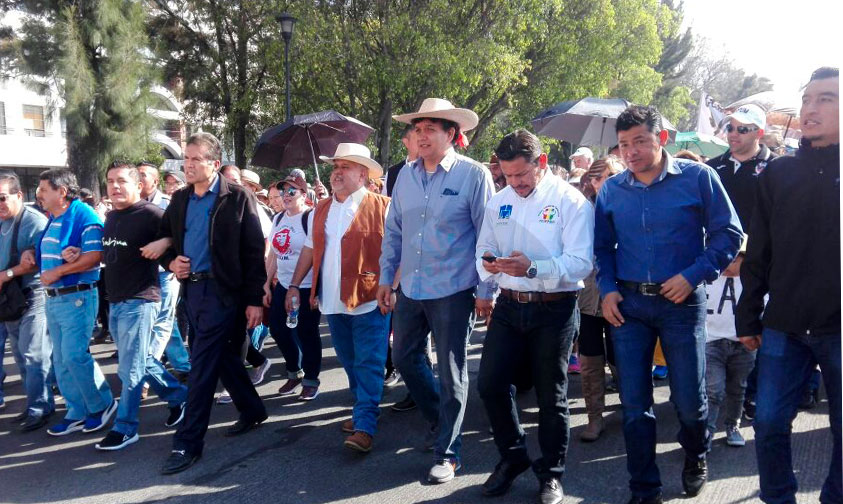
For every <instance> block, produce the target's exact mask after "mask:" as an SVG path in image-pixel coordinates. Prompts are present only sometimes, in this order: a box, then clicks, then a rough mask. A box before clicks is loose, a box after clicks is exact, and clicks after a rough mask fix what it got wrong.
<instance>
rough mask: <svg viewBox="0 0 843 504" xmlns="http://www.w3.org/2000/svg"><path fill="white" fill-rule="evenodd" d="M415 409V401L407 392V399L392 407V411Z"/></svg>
mask: <svg viewBox="0 0 843 504" xmlns="http://www.w3.org/2000/svg"><path fill="white" fill-rule="evenodd" d="M414 409H416V401H415V400H414V399H413V396H411V395H410V393H409V392H407V397H405V398H404V399H401V400H400V401H398V402H397V403H395V404H393V405H392V411H411V410H414Z"/></svg>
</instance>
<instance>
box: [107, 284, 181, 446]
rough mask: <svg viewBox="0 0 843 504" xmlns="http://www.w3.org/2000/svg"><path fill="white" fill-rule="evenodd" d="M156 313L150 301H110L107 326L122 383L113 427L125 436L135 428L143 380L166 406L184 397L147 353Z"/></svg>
mask: <svg viewBox="0 0 843 504" xmlns="http://www.w3.org/2000/svg"><path fill="white" fill-rule="evenodd" d="M157 316H158V303H156V302H154V301H147V300H145V299H128V300H126V301H121V302H119V303H111V310H110V312H109V329H110V330H111V335H112V337H113V338H114V342H115V343H116V344H117V352H118V353H117V355H118V360H119V362H118V365H117V375H118V376H119V377H120V381H121V382H122V383H123V388H122V390H121V393H120V404H118V406H117V420H116V421H115V422H114V428H113V430H115V431H117V432H119V433H121V434H126V435H127V436H134V435H135V434H136V433H137V431H138V410H139V409H140V403H141V392H143V383H144V382H145V381H147V382H149V386H150V387H151V388H152V390H154V391H155V393H156V394H158V397H160V398H161V399H163V400H164V401H167V404H168V405H169V406H170V407H173V406H178V405H179V404H181V403H183V402H185V401H186V400H187V387H185V386H184V385H182V384H180V383H179V382H178V380H176V379H175V378H173V375H171V374H170V373H168V372H167V370H166V369H164V365H163V364H161V361H159V360H158V359H156V358H155V357H154V356H153V355H152V354H150V353H149V347H150V345H151V344H152V338H153V337H154V336H153V334H154V333H153V331H152V326H153V324H154V323H155V320H156V317H157Z"/></svg>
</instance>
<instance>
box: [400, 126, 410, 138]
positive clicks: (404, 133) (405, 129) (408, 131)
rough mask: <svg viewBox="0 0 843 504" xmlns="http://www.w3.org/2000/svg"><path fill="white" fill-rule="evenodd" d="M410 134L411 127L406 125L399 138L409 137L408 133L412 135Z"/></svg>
mask: <svg viewBox="0 0 843 504" xmlns="http://www.w3.org/2000/svg"><path fill="white" fill-rule="evenodd" d="M412 132H413V125H412V124H408V125H407V126H405V127H404V131H402V132H401V138H407V137H408V136H410V133H412Z"/></svg>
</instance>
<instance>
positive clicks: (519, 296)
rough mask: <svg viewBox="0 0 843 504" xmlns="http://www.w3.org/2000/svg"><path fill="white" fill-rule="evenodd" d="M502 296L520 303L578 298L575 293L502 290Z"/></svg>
mask: <svg viewBox="0 0 843 504" xmlns="http://www.w3.org/2000/svg"><path fill="white" fill-rule="evenodd" d="M501 296H503V297H505V298H507V299H511V300H513V301H515V302H518V303H544V302H548V301H559V300H560V299H568V298H574V299H575V298H576V297H577V293H576V291H574V292H522V291H514V290H509V289H501Z"/></svg>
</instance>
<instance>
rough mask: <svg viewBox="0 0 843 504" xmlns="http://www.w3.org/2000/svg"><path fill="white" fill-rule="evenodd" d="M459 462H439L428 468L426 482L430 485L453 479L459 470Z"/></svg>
mask: <svg viewBox="0 0 843 504" xmlns="http://www.w3.org/2000/svg"><path fill="white" fill-rule="evenodd" d="M460 467H461V466H460V464H459V462H453V461H451V460H447V459H446V460H440V461H438V462H436V464H434V466H433V467H431V468H430V472H429V473H428V474H427V481H429V482H431V483H445V482H447V481H451V480H452V479H454V474H455V473H456V472H457V471H458V470H459V468H460Z"/></svg>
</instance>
